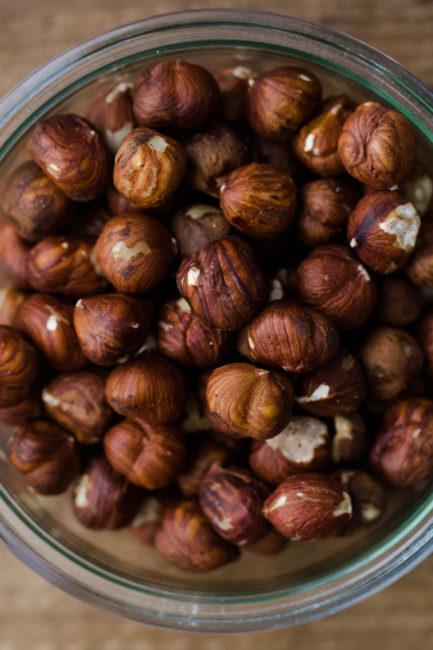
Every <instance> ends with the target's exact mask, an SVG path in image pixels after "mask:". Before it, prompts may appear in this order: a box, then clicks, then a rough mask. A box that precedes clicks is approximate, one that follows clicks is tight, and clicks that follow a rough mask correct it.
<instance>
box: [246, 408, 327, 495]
mask: <svg viewBox="0 0 433 650" xmlns="http://www.w3.org/2000/svg"><path fill="white" fill-rule="evenodd" d="M330 459H331V441H330V435H329V430H328V426H327V425H326V424H325V423H324V422H322V421H321V420H318V419H317V418H312V417H309V416H303V415H298V416H293V417H292V418H290V420H289V422H288V424H287V425H286V426H285V427H284V429H283V430H282V431H280V433H279V434H278V435H276V436H275V437H274V438H270V439H269V440H254V442H253V446H252V448H251V454H250V458H249V461H250V465H251V467H252V470H253V472H254V474H256V475H257V476H259V477H260V478H261V479H262V480H263V481H266V482H267V483H271V484H272V485H278V484H279V483H282V482H283V481H284V479H285V478H287V476H289V475H290V474H297V473H298V472H312V471H315V470H318V469H322V468H323V467H326V465H328V464H329V461H330Z"/></svg>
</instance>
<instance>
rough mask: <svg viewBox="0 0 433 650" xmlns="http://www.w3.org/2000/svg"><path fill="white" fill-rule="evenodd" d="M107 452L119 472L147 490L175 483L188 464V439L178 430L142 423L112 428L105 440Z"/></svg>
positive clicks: (125, 421) (121, 423)
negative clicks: (186, 440)
mask: <svg viewBox="0 0 433 650" xmlns="http://www.w3.org/2000/svg"><path fill="white" fill-rule="evenodd" d="M104 450H105V454H106V456H107V458H108V461H109V463H110V464H111V465H112V466H113V467H114V469H115V470H116V471H117V472H119V473H120V474H122V475H124V476H126V477H127V479H128V480H129V481H131V483H133V484H134V485H139V486H140V487H143V488H146V489H147V490H157V489H160V488H163V487H166V486H167V485H170V483H173V481H174V480H175V479H176V477H177V476H178V474H179V473H180V472H181V470H182V469H183V466H184V464H185V460H186V445H185V441H184V436H183V434H182V431H181V430H180V429H179V428H178V427H176V426H170V425H153V424H149V423H148V422H145V421H144V420H138V419H136V420H123V421H122V422H119V424H116V425H114V426H113V427H111V429H109V430H108V431H107V433H106V434H105V437H104Z"/></svg>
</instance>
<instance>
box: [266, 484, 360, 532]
mask: <svg viewBox="0 0 433 650" xmlns="http://www.w3.org/2000/svg"><path fill="white" fill-rule="evenodd" d="M263 513H264V515H265V517H266V518H267V519H268V520H269V521H270V522H271V524H272V525H273V526H274V527H275V528H276V529H277V531H278V532H280V533H281V534H282V535H284V536H285V537H288V538H289V539H291V540H293V541H294V542H308V541H314V540H319V539H323V538H325V537H329V536H331V535H335V534H336V533H338V531H339V530H340V529H341V528H342V527H343V526H344V524H346V523H347V522H348V521H349V519H350V518H351V516H352V502H351V499H350V496H349V495H348V493H347V492H345V491H344V490H343V487H342V485H341V483H340V481H339V480H337V479H336V478H333V477H331V476H326V475H325V474H313V473H312V474H292V475H291V476H289V477H287V478H286V479H285V481H284V482H283V483H281V485H279V486H278V487H277V488H276V489H275V490H274V492H272V494H271V495H270V496H269V497H268V498H267V499H266V501H265V505H264V508H263Z"/></svg>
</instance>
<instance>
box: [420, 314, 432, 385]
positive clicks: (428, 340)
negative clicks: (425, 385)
mask: <svg viewBox="0 0 433 650" xmlns="http://www.w3.org/2000/svg"><path fill="white" fill-rule="evenodd" d="M417 340H418V342H419V344H420V345H421V348H422V350H423V352H424V356H425V360H426V365H427V372H428V374H429V376H430V377H433V312H432V311H428V312H427V313H426V314H424V316H423V317H422V319H421V321H420V323H419V326H418V331H417Z"/></svg>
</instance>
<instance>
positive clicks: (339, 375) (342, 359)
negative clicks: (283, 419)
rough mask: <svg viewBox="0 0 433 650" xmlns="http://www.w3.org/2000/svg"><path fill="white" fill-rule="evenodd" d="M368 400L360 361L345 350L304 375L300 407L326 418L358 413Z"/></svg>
mask: <svg viewBox="0 0 433 650" xmlns="http://www.w3.org/2000/svg"><path fill="white" fill-rule="evenodd" d="M366 396H367V387H366V382H365V378H364V374H363V372H362V369H361V366H360V364H359V363H358V361H357V360H356V359H355V357H353V356H352V355H351V354H349V353H348V352H345V351H344V350H341V351H340V352H339V353H338V354H337V355H336V356H335V357H334V358H333V359H332V360H331V361H329V362H328V363H327V364H326V365H324V366H321V367H320V368H317V369H316V370H313V371H312V372H310V373H308V374H305V375H303V376H302V377H301V378H300V382H299V386H298V396H297V400H296V401H297V403H298V405H299V406H300V407H301V408H302V409H304V410H305V411H308V413H313V415H321V416H324V417H334V416H336V415H340V414H342V413H351V412H352V411H355V410H356V409H357V408H358V407H359V406H361V404H362V403H363V401H364V400H365V398H366Z"/></svg>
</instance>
